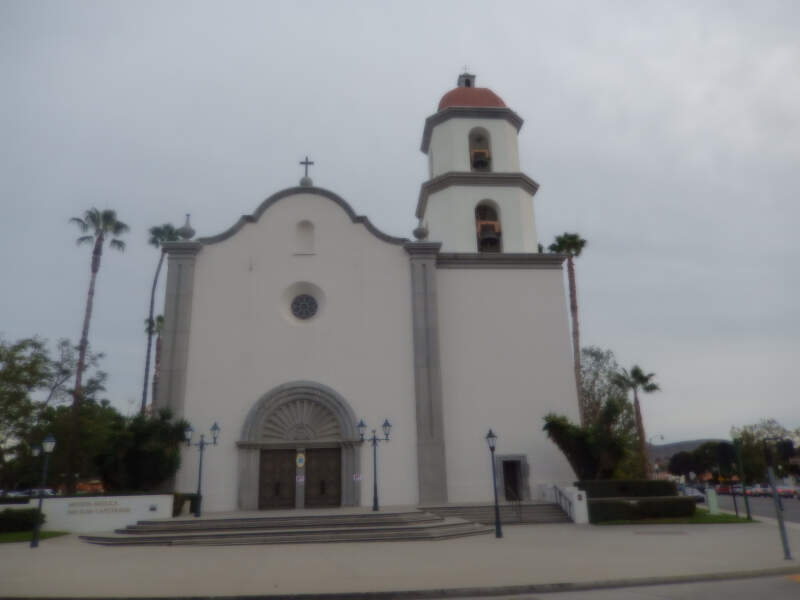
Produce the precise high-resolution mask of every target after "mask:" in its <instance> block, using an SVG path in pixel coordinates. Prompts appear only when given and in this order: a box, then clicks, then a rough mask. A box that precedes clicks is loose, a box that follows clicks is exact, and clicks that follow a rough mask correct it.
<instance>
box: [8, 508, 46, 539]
mask: <svg viewBox="0 0 800 600" xmlns="http://www.w3.org/2000/svg"><path fill="white" fill-rule="evenodd" d="M38 514H39V511H38V510H37V509H35V508H6V509H4V510H2V511H0V533H9V532H12V531H30V530H32V529H33V525H34V523H36V516H37V515H38ZM42 523H44V514H42V515H40V516H39V524H40V525H41V524H42Z"/></svg>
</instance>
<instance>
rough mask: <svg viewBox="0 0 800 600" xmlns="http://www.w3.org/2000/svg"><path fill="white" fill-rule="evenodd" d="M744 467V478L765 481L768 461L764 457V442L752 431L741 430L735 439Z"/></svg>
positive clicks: (750, 480)
mask: <svg viewBox="0 0 800 600" xmlns="http://www.w3.org/2000/svg"><path fill="white" fill-rule="evenodd" d="M733 444H734V447H735V448H736V450H737V453H738V455H739V459H740V460H741V463H742V468H743V469H744V473H743V475H744V480H745V481H748V482H759V481H764V477H765V473H766V470H767V462H766V459H765V457H764V444H763V442H762V441H761V440H760V439H758V438H757V437H756V436H755V435H754V434H753V433H752V432H751V431H741V432H739V435H738V436H737V437H736V438H735V439H734V440H733Z"/></svg>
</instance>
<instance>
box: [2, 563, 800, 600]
mask: <svg viewBox="0 0 800 600" xmlns="http://www.w3.org/2000/svg"><path fill="white" fill-rule="evenodd" d="M797 573H800V566H798V565H792V566H786V567H773V568H769V569H754V570H750V571H723V572H719V573H699V574H696V575H668V576H662V577H636V578H630V579H605V580H596V581H583V582H577V583H568V582H563V583H534V584H530V585H509V586H497V587H470V588H442V589H428V590H404V591H393V592H392V591H389V592H335V593H326V594H255V595H252V594H249V595H241V596H105V598H108V599H109V600H390V599H397V600H428V599H430V600H435V599H436V598H470V597H491V596H503V597H507V596H517V595H522V594H546V593H556V592H578V591H588V590H602V589H614V588H629V587H645V586H656V585H670V584H680V583H699V582H704V581H722V580H735V579H753V578H757V577H774V576H777V575H794V574H797ZM34 598H47V600H85V598H86V597H84V596H0V600H32V599H34Z"/></svg>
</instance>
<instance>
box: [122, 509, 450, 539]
mask: <svg viewBox="0 0 800 600" xmlns="http://www.w3.org/2000/svg"><path fill="white" fill-rule="evenodd" d="M442 518H443V517H441V516H438V515H434V514H431V513H425V512H420V511H414V512H404V513H363V514H350V515H336V514H332V515H312V516H303V515H298V516H289V517H287V516H282V517H249V518H230V519H172V520H166V521H139V522H138V523H137V524H136V525H129V526H128V527H126V528H125V529H118V530H117V531H116V533H129V534H149V533H160V532H163V533H170V532H175V533H178V532H185V531H189V532H202V531H222V530H225V531H235V530H253V529H282V528H290V529H303V528H316V527H327V528H332V527H338V528H342V529H350V528H358V527H374V526H381V525H400V526H402V525H410V524H414V523H434V522H439V521H441V520H442Z"/></svg>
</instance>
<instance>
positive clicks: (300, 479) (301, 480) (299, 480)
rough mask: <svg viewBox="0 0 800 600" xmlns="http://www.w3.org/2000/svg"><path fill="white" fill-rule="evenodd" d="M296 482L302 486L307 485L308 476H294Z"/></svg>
mask: <svg viewBox="0 0 800 600" xmlns="http://www.w3.org/2000/svg"><path fill="white" fill-rule="evenodd" d="M294 480H295V481H296V482H297V483H301V484H302V483H305V482H306V476H305V475H295V476H294Z"/></svg>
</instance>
